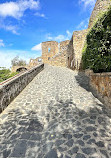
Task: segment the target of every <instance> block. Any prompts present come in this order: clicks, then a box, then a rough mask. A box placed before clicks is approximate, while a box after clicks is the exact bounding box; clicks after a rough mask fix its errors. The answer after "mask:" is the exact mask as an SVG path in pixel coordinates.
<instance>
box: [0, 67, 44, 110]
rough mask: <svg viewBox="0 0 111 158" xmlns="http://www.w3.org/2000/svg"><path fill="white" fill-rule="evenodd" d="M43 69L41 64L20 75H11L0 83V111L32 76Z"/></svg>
mask: <svg viewBox="0 0 111 158" xmlns="http://www.w3.org/2000/svg"><path fill="white" fill-rule="evenodd" d="M43 69H44V64H41V65H39V66H37V67H34V68H33V69H31V70H29V71H26V72H24V73H22V74H20V76H17V77H15V78H14V77H13V78H11V79H10V80H9V81H7V82H6V81H5V82H4V83H0V112H2V111H3V110H4V109H5V108H6V107H7V106H8V105H9V104H10V102H11V101H12V100H13V99H14V98H15V97H16V96H17V95H18V94H19V93H20V92H21V91H22V90H23V89H24V88H25V87H26V86H27V85H28V84H29V83H30V82H31V81H32V80H33V78H34V77H35V76H36V75H37V74H38V73H39V72H40V71H42V70H43Z"/></svg>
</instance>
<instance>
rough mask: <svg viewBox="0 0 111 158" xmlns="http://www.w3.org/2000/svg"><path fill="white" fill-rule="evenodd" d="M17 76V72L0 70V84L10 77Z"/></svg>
mask: <svg viewBox="0 0 111 158" xmlns="http://www.w3.org/2000/svg"><path fill="white" fill-rule="evenodd" d="M16 74H17V72H13V73H11V71H10V70H9V69H6V68H2V69H0V82H3V81H4V80H7V79H8V78H10V77H13V76H15V75H16Z"/></svg>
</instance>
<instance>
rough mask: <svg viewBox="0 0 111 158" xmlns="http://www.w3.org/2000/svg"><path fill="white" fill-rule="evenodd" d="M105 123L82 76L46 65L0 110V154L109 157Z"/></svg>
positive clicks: (110, 119) (110, 118)
mask: <svg viewBox="0 0 111 158" xmlns="http://www.w3.org/2000/svg"><path fill="white" fill-rule="evenodd" d="M110 123H111V113H110V110H108V109H105V107H104V105H103V104H102V103H101V102H100V101H99V100H98V99H96V98H95V97H94V96H93V95H92V93H91V92H89V89H88V79H87V77H85V76H84V75H83V74H82V73H80V74H78V73H77V72H74V71H72V70H69V69H67V68H59V67H58V68H57V67H52V66H46V67H45V69H44V70H43V71H42V72H40V74H38V75H37V76H36V77H35V78H34V80H33V81H32V82H31V83H30V84H29V85H28V86H27V87H26V88H25V89H24V90H23V91H22V92H21V93H20V95H19V96H18V97H17V98H16V99H15V100H14V101H13V102H12V103H11V104H10V105H9V106H8V107H7V108H6V109H5V111H4V112H3V113H2V114H1V115H0V158H7V157H8V158H17V157H19V158H111V124H110Z"/></svg>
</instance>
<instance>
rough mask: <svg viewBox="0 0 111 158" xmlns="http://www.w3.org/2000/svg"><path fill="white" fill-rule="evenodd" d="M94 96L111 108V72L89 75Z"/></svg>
mask: <svg viewBox="0 0 111 158" xmlns="http://www.w3.org/2000/svg"><path fill="white" fill-rule="evenodd" d="M89 77H90V86H91V90H92V92H93V94H94V95H95V96H97V97H98V98H99V99H100V100H101V101H103V102H104V103H105V104H106V106H108V107H110V108H111V72H109V73H93V72H90V73H89Z"/></svg>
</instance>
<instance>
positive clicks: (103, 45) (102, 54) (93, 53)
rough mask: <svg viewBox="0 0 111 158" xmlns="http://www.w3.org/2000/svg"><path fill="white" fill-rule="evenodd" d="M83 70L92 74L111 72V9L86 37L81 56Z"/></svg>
mask: <svg viewBox="0 0 111 158" xmlns="http://www.w3.org/2000/svg"><path fill="white" fill-rule="evenodd" d="M82 62H83V68H84V69H88V68H89V69H92V70H93V71H94V72H109V71H111V8H110V9H109V10H108V12H106V13H105V14H104V15H103V16H102V17H101V18H100V19H99V20H98V21H97V22H96V23H95V25H94V26H93V27H92V29H91V30H90V31H89V33H88V35H87V40H86V44H85V46H84V49H83V56H82Z"/></svg>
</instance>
